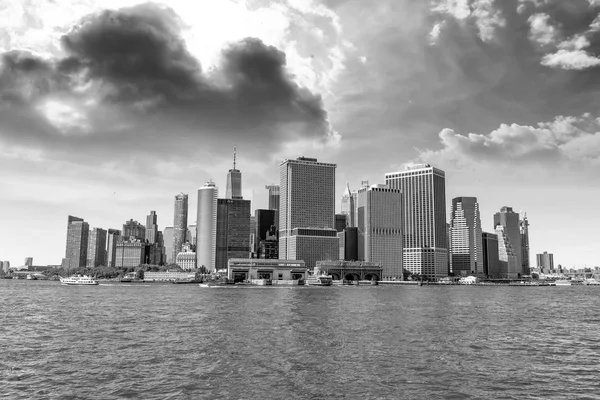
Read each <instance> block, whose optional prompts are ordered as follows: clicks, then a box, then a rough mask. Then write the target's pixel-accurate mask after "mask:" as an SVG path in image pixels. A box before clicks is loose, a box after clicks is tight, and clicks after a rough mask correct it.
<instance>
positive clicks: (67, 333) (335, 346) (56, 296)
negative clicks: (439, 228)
mask: <svg viewBox="0 0 600 400" xmlns="http://www.w3.org/2000/svg"><path fill="white" fill-rule="evenodd" d="M599 295H600V288H596V287H585V286H581V287H564V288H563V287H538V288H535V287H532V288H521V287H457V286H452V287H385V286H379V287H372V286H363V287H233V288H229V287H228V288H223V289H222V288H200V287H198V286H197V285H168V284H167V285H160V284H157V285H142V284H135V285H121V284H112V285H111V284H106V285H104V284H103V285H100V286H96V287H66V286H61V285H59V284H57V283H55V282H48V281H33V282H32V281H12V280H1V281H0V311H1V316H2V317H1V318H2V324H1V327H2V329H1V331H2V336H1V337H0V344H1V349H0V351H1V354H2V356H1V357H0V398H2V397H3V396H4V397H7V398H15V399H29V398H90V399H109V398H124V397H128V398H148V399H164V398H190V399H191V398H194V399H196V398H207V399H212V398H219V397H221V398H223V397H225V398H261V399H262V398H272V399H280V398H286V399H287V398H289V399H295V398H390V399H392V398H415V399H421V398H519V399H520V398H539V399H547V398H565V397H566V398H581V397H585V396H587V398H594V397H593V396H596V393H598V392H597V389H598V383H597V378H596V374H597V371H596V369H597V366H598V365H600V356H599V354H600V339H599V337H598V332H599V330H598V326H599V325H598V323H599V322H600V307H598V305H599V302H600V301H599V300H598V299H599V298H600V297H599Z"/></svg>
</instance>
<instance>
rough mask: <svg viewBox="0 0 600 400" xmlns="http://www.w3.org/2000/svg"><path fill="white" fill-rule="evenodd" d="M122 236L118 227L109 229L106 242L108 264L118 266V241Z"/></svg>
mask: <svg viewBox="0 0 600 400" xmlns="http://www.w3.org/2000/svg"><path fill="white" fill-rule="evenodd" d="M120 238H121V231H120V230H118V229H109V230H108V235H107V244H106V265H107V266H108V267H113V268H114V267H116V266H117V264H116V261H115V260H116V257H117V242H118V241H119V239H120Z"/></svg>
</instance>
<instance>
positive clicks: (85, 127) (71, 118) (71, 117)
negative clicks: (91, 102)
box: [36, 99, 90, 135]
mask: <svg viewBox="0 0 600 400" xmlns="http://www.w3.org/2000/svg"><path fill="white" fill-rule="evenodd" d="M36 108H37V109H38V111H39V112H40V113H41V114H42V115H44V116H45V117H46V118H47V119H48V121H50V123H51V124H52V125H53V126H54V127H55V128H56V129H57V130H58V131H60V132H61V133H62V134H64V135H80V134H87V133H89V130H90V125H89V123H88V119H87V116H86V115H85V112H84V111H83V110H81V109H80V108H79V107H77V106H76V105H74V104H69V103H68V102H64V101H61V100H58V99H48V100H45V101H43V102H42V103H40V104H39V105H38V106H37V107H36Z"/></svg>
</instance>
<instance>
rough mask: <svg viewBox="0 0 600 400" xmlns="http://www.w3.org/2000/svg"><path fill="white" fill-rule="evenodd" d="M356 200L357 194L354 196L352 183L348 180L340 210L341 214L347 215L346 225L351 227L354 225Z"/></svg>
mask: <svg viewBox="0 0 600 400" xmlns="http://www.w3.org/2000/svg"><path fill="white" fill-rule="evenodd" d="M355 200H356V196H355V195H354V196H353V194H352V191H351V190H350V184H349V183H348V182H346V190H344V194H342V201H341V207H340V211H341V214H344V215H346V225H347V226H350V227H352V226H354V219H355V216H354V209H355V206H354V202H355Z"/></svg>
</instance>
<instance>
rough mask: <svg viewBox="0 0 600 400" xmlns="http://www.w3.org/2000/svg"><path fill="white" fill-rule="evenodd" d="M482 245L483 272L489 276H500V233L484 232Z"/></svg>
mask: <svg viewBox="0 0 600 400" xmlns="http://www.w3.org/2000/svg"><path fill="white" fill-rule="evenodd" d="M481 246H482V254H483V259H482V260H483V274H484V275H485V276H486V277H488V278H500V277H501V275H500V272H501V271H500V260H499V258H498V254H499V253H498V235H496V234H493V233H489V232H482V233H481Z"/></svg>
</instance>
